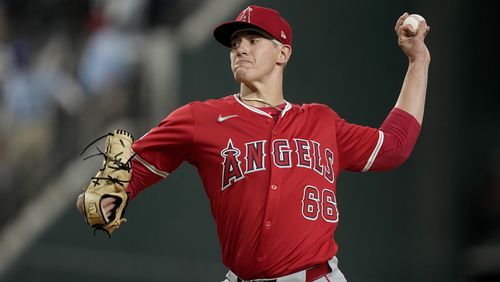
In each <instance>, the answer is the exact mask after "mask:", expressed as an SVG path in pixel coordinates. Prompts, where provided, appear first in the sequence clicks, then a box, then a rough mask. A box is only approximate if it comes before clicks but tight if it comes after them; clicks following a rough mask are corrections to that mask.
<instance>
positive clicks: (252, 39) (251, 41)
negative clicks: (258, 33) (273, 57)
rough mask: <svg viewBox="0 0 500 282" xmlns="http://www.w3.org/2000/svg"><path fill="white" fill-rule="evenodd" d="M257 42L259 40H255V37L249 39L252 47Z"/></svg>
mask: <svg viewBox="0 0 500 282" xmlns="http://www.w3.org/2000/svg"><path fill="white" fill-rule="evenodd" d="M259 41H260V40H259V38H256V37H255V38H251V39H250V44H252V45H254V44H257V43H259Z"/></svg>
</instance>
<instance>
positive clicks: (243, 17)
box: [236, 7, 253, 23]
mask: <svg viewBox="0 0 500 282" xmlns="http://www.w3.org/2000/svg"><path fill="white" fill-rule="evenodd" d="M252 11H253V9H252V7H248V8H246V9H245V10H243V12H241V14H240V16H239V17H238V18H236V21H238V22H247V23H250V22H251V21H250V13H251V12H252Z"/></svg>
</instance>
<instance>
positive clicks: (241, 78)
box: [233, 70, 250, 83]
mask: <svg viewBox="0 0 500 282" xmlns="http://www.w3.org/2000/svg"><path fill="white" fill-rule="evenodd" d="M233 76H234V80H235V81H236V82H238V83H245V82H247V81H249V80H250V79H249V76H248V74H247V73H246V72H244V71H238V70H237V71H235V72H234V73H233Z"/></svg>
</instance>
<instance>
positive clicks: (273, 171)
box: [256, 117, 283, 263]
mask: <svg viewBox="0 0 500 282" xmlns="http://www.w3.org/2000/svg"><path fill="white" fill-rule="evenodd" d="M282 118H283V117H280V118H279V119H278V121H277V122H276V124H275V125H274V127H272V131H271V136H270V139H269V142H267V143H268V144H267V146H269V147H268V152H269V158H270V163H271V165H270V169H269V182H268V183H267V186H266V189H267V198H266V205H265V212H264V218H263V220H262V222H261V225H262V226H261V229H260V230H261V232H260V238H259V243H258V246H257V258H256V261H257V263H262V262H264V261H265V260H266V259H267V256H268V254H269V253H271V252H272V250H270V249H269V243H270V242H271V243H272V242H273V241H274V240H276V237H275V235H273V234H275V232H273V231H274V230H273V228H274V225H275V219H276V218H277V217H276V211H277V210H278V205H279V200H280V194H281V188H282V187H281V184H282V181H281V179H282V178H281V177H280V174H281V173H282V171H283V170H282V169H280V168H278V167H277V166H276V165H274V159H273V158H274V157H273V142H274V140H276V139H279V138H280V137H281V136H280V121H281V120H282ZM268 120H269V121H271V123H274V121H273V120H272V118H269V119H268ZM268 123H269V122H268Z"/></svg>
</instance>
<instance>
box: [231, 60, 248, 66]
mask: <svg viewBox="0 0 500 282" xmlns="http://www.w3.org/2000/svg"><path fill="white" fill-rule="evenodd" d="M251 63H252V62H250V61H247V60H237V61H236V62H234V65H235V66H240V65H247V64H251Z"/></svg>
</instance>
